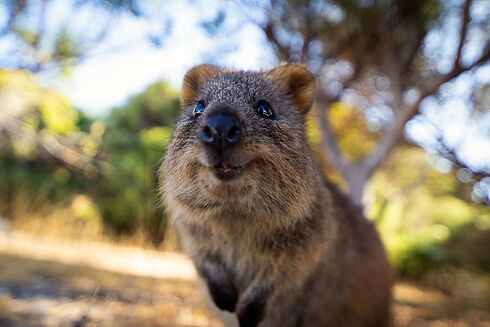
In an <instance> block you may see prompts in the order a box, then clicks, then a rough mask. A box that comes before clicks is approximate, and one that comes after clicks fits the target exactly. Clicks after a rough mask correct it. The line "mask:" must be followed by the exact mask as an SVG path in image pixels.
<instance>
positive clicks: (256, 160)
mask: <svg viewBox="0 0 490 327" xmlns="http://www.w3.org/2000/svg"><path fill="white" fill-rule="evenodd" d="M314 90H315V86H314V78H313V75H312V74H311V73H310V72H308V70H307V69H305V68H304V67H303V66H301V65H295V64H288V65H281V66H279V67H277V68H276V69H274V70H272V71H268V72H244V71H227V70H224V69H221V68H218V67H214V66H210V65H200V66H197V67H195V68H193V69H191V70H190V71H189V72H188V73H187V75H186V77H185V79H184V86H183V92H182V103H183V110H182V113H181V116H180V118H179V120H178V123H177V125H176V128H175V130H174V133H173V136H172V139H171V142H170V145H169V147H168V150H167V154H166V157H165V160H164V163H163V165H162V168H161V173H162V174H161V175H162V188H163V192H164V199H165V203H166V206H167V208H168V210H169V212H170V213H171V215H172V217H173V222H174V224H175V225H176V227H177V229H178V231H179V234H180V237H181V240H182V243H183V246H184V250H185V251H186V252H187V253H188V254H189V255H190V257H191V258H192V260H193V261H194V263H195V265H196V268H197V270H198V271H199V273H200V274H201V276H203V278H204V279H205V280H206V282H207V284H208V287H209V290H210V293H211V295H212V297H213V299H214V301H215V303H216V304H217V305H218V306H219V307H220V308H222V309H225V310H228V311H234V312H235V313H236V315H237V317H238V319H239V321H240V324H241V326H256V325H257V324H259V325H260V326H263V327H265V326H332V327H342V326H366V327H367V326H388V325H389V323H390V316H389V306H390V301H391V273H390V268H389V265H388V263H387V260H386V256H385V253H384V250H383V247H382V245H381V242H380V241H379V238H378V236H377V234H376V232H375V230H374V228H373V226H372V225H371V224H370V223H369V222H368V221H367V220H366V219H365V218H364V217H363V216H362V213H361V212H360V211H359V210H358V209H357V208H355V207H354V206H352V205H351V203H350V202H349V201H348V200H347V199H346V198H345V197H344V195H342V194H341V193H339V192H338V191H337V189H336V188H335V187H334V186H332V185H331V184H329V183H327V182H326V181H325V180H324V177H323V176H322V174H321V172H320V171H319V169H318V168H317V166H316V164H315V162H314V160H313V156H312V153H311V151H310V149H309V147H308V144H307V141H306V137H305V131H304V124H303V121H304V115H305V114H306V112H307V111H308V110H309V108H310V107H311V104H312V101H313V94H314ZM260 99H265V100H267V101H268V103H270V104H271V106H272V108H273V110H274V114H275V117H274V119H264V118H263V117H259V116H258V115H257V113H256V112H255V109H254V108H255V106H256V103H257V101H259V100H260ZM198 101H202V102H203V103H205V104H206V109H205V111H204V113H203V114H202V115H201V116H200V117H198V118H195V117H193V114H192V110H193V108H194V106H195V105H196V103H198ZM223 104H226V105H227V108H229V109H227V110H229V111H231V112H232V113H233V114H234V115H236V117H237V119H238V120H239V122H240V126H241V128H242V131H243V135H242V137H241V140H240V142H239V143H237V144H236V145H233V146H232V147H230V148H227V149H226V151H224V152H223V153H222V154H220V157H219V158H217V156H216V154H215V153H213V152H211V151H209V150H208V149H207V148H206V147H205V146H204V145H203V144H202V142H201V141H200V138H199V135H200V132H201V131H202V129H203V127H202V126H203V124H204V122H205V120H206V118H207V117H209V116H210V115H212V114H214V113H215V112H216V111H217V110H221V109H218V107H220V106H222V105H223ZM218 160H222V161H225V162H227V163H230V164H232V165H233V166H237V167H238V166H242V167H244V168H243V171H242V172H241V173H240V175H239V176H238V177H236V178H234V179H232V180H226V181H223V180H220V179H219V178H217V177H216V175H215V174H214V171H213V165H215V164H216V162H217V161H218Z"/></svg>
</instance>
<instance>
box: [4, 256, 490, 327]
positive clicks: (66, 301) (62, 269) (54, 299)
mask: <svg viewBox="0 0 490 327" xmlns="http://www.w3.org/2000/svg"><path fill="white" fill-rule="evenodd" d="M446 293H447V292H446ZM446 293H444V292H441V291H438V290H435V289H427V288H421V287H420V286H418V285H415V284H410V283H406V282H400V283H398V285H397V287H396V290H395V297H396V305H395V320H396V325H397V326H400V327H405V326H434V327H435V326H437V327H439V326H458V327H459V326H477V327H478V326H485V327H486V326H490V314H489V312H487V311H485V310H484V309H480V308H477V307H475V306H474V305H471V302H470V305H465V303H466V302H467V300H466V299H461V298H458V297H455V296H454V295H450V294H446ZM0 326H196V327H197V326H222V324H221V323H220V322H219V321H218V320H216V319H214V318H213V317H211V316H210V315H209V311H208V309H207V305H206V302H205V301H204V300H203V297H202V295H201V290H200V286H198V283H197V282H194V281H189V280H176V279H157V278H152V277H141V276H134V275H133V276H132V275H126V274H120V273H115V272H108V271H106V270H101V269H94V268H87V267H83V266H78V265H71V264H63V263H60V262H56V261H47V260H36V259H27V258H21V257H19V256H13V255H8V254H0Z"/></svg>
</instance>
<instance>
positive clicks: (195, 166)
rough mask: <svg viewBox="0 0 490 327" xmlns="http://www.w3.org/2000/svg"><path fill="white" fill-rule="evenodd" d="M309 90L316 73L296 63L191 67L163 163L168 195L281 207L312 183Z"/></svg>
mask: <svg viewBox="0 0 490 327" xmlns="http://www.w3.org/2000/svg"><path fill="white" fill-rule="evenodd" d="M314 93H315V80H314V76H313V75H312V74H311V73H310V72H309V71H308V70H307V69H306V68H305V67H304V66H302V65H298V64H285V65H280V66H278V67H276V68H275V69H273V70H271V71H265V72H247V71H230V70H225V69H222V68H220V67H216V66H212V65H206V64H204V65H199V66H196V67H194V68H192V69H190V70H189V71H188V72H187V74H186V75H185V78H184V83H183V88H182V107H183V108H182V112H181V115H180V117H179V119H178V121H177V124H176V127H175V130H174V132H173V135H172V138H171V142H170V144H169V147H168V150H167V154H166V156H165V161H164V165H163V166H162V172H163V175H164V180H165V182H164V190H165V193H166V194H167V197H169V196H170V197H172V198H174V199H176V200H177V201H181V202H182V203H184V204H188V205H194V206H196V208H201V209H203V210H204V209H208V208H213V207H216V206H223V205H230V206H234V207H235V208H236V207H237V206H238V207H243V206H245V207H247V208H249V210H252V209H253V207H255V208H260V206H261V205H263V206H264V208H265V209H266V211H267V210H268V211H271V210H275V209H281V208H282V209H284V208H283V207H284V204H283V203H284V202H285V201H288V199H291V198H297V197H300V196H302V195H301V194H302V193H303V192H302V189H304V188H305V187H307V186H308V185H307V184H308V183H309V182H311V179H310V180H309V178H308V176H309V175H311V174H309V170H311V169H312V168H311V167H312V163H311V155H310V154H309V150H308V145H307V142H306V138H305V131H304V130H305V128H304V120H305V119H304V118H305V115H306V113H307V112H308V110H309V109H310V107H311V106H312V102H313V99H314ZM293 202H294V201H293ZM277 207H279V208H277Z"/></svg>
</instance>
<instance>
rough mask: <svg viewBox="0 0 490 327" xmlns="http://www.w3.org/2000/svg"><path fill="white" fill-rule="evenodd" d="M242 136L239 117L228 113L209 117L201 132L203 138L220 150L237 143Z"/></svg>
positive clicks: (205, 141)
mask: <svg viewBox="0 0 490 327" xmlns="http://www.w3.org/2000/svg"><path fill="white" fill-rule="evenodd" d="M240 138H241V129H240V125H239V123H238V119H237V118H236V117H235V116H234V115H231V114H228V113H217V114H215V115H212V116H210V117H208V119H206V121H205V122H204V127H203V130H202V132H201V140H202V141H203V142H204V143H206V144H209V145H211V146H212V147H213V148H215V149H216V150H218V151H222V150H224V149H225V148H226V147H228V146H231V145H233V144H235V143H237V142H238V141H240Z"/></svg>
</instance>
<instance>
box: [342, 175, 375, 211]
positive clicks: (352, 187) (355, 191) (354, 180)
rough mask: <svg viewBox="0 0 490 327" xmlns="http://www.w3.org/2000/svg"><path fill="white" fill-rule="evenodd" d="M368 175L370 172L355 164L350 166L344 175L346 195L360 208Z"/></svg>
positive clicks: (362, 206) (362, 205)
mask: <svg viewBox="0 0 490 327" xmlns="http://www.w3.org/2000/svg"><path fill="white" fill-rule="evenodd" d="M370 177H371V176H370V174H368V172H367V171H364V170H363V169H362V167H355V166H354V167H350V169H349V170H348V171H346V172H345V175H344V178H345V181H346V182H347V187H348V195H349V197H350V199H351V200H352V202H353V203H354V205H355V206H357V207H358V208H360V209H363V208H364V203H363V196H364V191H365V189H366V185H367V183H368V181H369V179H370Z"/></svg>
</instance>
